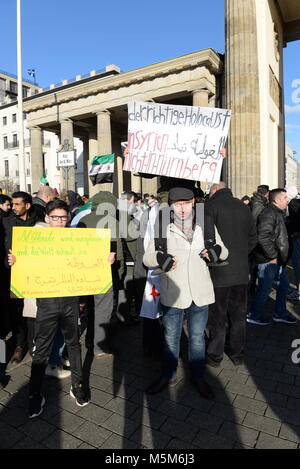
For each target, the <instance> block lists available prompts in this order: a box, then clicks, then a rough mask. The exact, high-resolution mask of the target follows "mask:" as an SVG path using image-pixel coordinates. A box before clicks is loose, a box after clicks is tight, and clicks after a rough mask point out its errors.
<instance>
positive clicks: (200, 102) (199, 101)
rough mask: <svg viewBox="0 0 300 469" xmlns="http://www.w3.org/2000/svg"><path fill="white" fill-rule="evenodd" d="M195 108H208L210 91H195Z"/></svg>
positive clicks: (203, 89) (193, 92)
mask: <svg viewBox="0 0 300 469" xmlns="http://www.w3.org/2000/svg"><path fill="white" fill-rule="evenodd" d="M192 94H193V106H200V107H201V106H202V107H208V104H209V103H208V98H209V90H207V89H205V88H202V89H199V90H193V91H192Z"/></svg>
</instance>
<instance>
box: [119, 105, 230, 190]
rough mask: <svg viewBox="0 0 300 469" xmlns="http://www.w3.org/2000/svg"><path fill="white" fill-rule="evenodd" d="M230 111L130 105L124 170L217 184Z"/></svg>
mask: <svg viewBox="0 0 300 469" xmlns="http://www.w3.org/2000/svg"><path fill="white" fill-rule="evenodd" d="M230 117H231V112H230V111H229V110H227V109H217V108H211V107H195V106H174V105H171V104H157V103H144V102H137V101H135V102H131V103H129V104H128V148H129V152H128V153H127V155H126V157H125V162H124V166H123V169H124V170H125V171H132V172H139V173H147V174H157V175H160V176H170V177H176V178H181V179H192V180H195V181H203V182H213V183H217V182H219V180H220V174H221V169H222V161H223V158H222V156H221V155H220V150H221V148H224V147H225V143H226V139H227V134H228V130H229V124H230Z"/></svg>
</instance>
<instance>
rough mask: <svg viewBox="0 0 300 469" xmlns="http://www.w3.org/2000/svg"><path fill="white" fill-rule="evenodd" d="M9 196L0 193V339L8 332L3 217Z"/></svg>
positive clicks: (8, 205)
mask: <svg viewBox="0 0 300 469" xmlns="http://www.w3.org/2000/svg"><path fill="white" fill-rule="evenodd" d="M10 210H11V198H10V197H8V196H7V195H3V194H1V195H0V278H1V288H0V301H1V313H0V339H4V338H5V337H6V335H7V334H8V332H9V314H8V306H9V272H8V269H7V268H6V267H5V265H4V260H5V247H4V229H3V219H4V218H7V217H8V216H9V215H10Z"/></svg>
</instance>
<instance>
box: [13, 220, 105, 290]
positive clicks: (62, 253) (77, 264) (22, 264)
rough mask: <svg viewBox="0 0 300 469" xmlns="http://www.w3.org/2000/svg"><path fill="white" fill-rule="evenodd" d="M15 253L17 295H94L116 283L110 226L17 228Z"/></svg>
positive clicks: (14, 239) (14, 278) (14, 288)
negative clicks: (114, 281)
mask: <svg viewBox="0 0 300 469" xmlns="http://www.w3.org/2000/svg"><path fill="white" fill-rule="evenodd" d="M12 253H13V255H14V256H16V263H15V264H14V265H13V266H12V269H11V287H10V288H11V292H12V293H13V294H14V295H15V296H16V297H17V298H52V297H63V296H81V295H94V294H98V293H105V292H107V291H108V290H109V288H110V287H111V285H112V278H111V265H110V264H109V262H108V256H109V253H110V230H109V229H97V228H39V227H36V228H35V227H14V228H13V240H12Z"/></svg>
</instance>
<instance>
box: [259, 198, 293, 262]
mask: <svg viewBox="0 0 300 469" xmlns="http://www.w3.org/2000/svg"><path fill="white" fill-rule="evenodd" d="M257 234H258V245H257V247H256V249H255V253H254V255H255V262H256V263H257V264H264V263H266V262H270V261H271V260H273V259H277V261H278V262H280V263H281V264H285V263H286V262H287V260H288V253H289V241H288V233H287V229H286V226H285V219H284V213H283V211H282V210H280V209H279V208H277V207H276V206H275V205H274V204H269V205H268V206H267V207H266V208H265V209H264V210H263V211H262V212H261V214H260V215H259V217H258V220H257Z"/></svg>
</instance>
